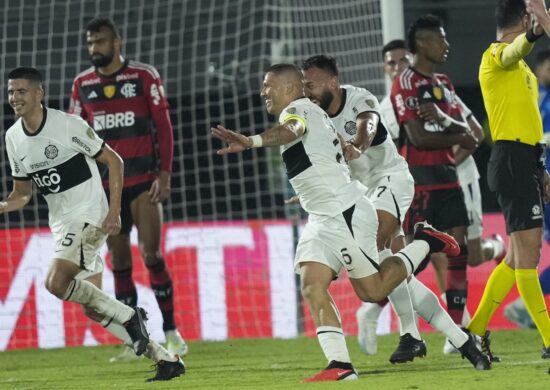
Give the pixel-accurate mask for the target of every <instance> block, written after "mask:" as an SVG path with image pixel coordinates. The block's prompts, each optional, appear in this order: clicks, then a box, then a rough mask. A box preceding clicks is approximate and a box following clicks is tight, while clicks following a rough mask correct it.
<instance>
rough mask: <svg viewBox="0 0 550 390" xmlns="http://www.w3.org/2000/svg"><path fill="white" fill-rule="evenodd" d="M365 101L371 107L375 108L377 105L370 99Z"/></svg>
mask: <svg viewBox="0 0 550 390" xmlns="http://www.w3.org/2000/svg"><path fill="white" fill-rule="evenodd" d="M365 103H367V106H369V107H370V108H374V106H375V104H374V102H373V101H372V100H370V99H365Z"/></svg>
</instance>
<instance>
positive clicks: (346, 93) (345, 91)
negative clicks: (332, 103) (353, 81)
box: [329, 88, 348, 118]
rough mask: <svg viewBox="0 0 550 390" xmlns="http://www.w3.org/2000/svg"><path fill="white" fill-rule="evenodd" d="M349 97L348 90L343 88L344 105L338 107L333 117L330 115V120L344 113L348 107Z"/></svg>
mask: <svg viewBox="0 0 550 390" xmlns="http://www.w3.org/2000/svg"><path fill="white" fill-rule="evenodd" d="M347 95H348V90H347V89H345V88H342V104H340V107H338V110H337V111H336V112H335V113H334V114H333V115H330V114H329V117H330V118H336V117H337V116H338V115H340V113H341V112H342V110H343V109H344V107H345V106H346V98H347Z"/></svg>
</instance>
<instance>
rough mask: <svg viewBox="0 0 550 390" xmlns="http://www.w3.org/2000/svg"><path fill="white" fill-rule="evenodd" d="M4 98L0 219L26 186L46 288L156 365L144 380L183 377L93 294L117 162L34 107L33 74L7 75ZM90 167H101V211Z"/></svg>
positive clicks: (136, 313)
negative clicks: (41, 241)
mask: <svg viewBox="0 0 550 390" xmlns="http://www.w3.org/2000/svg"><path fill="white" fill-rule="evenodd" d="M8 97H9V103H10V105H11V106H12V108H13V110H14V112H15V114H16V115H17V116H18V117H19V119H18V120H17V121H16V122H15V123H14V124H13V126H11V127H10V128H9V129H8V131H7V132H6V149H7V152H8V158H9V161H10V166H11V170H12V176H13V179H14V180H13V190H12V192H11V193H10V194H9V196H8V197H7V199H6V200H4V201H2V202H0V213H6V212H10V211H14V210H19V209H21V208H23V207H24V206H25V205H26V204H27V203H28V202H29V201H30V199H31V197H32V184H31V183H32V182H31V180H32V181H34V183H35V184H36V186H37V187H38V189H39V191H40V193H41V194H42V195H43V196H44V198H45V199H46V203H47V204H48V213H49V225H50V229H51V231H52V234H53V237H54V239H55V253H54V259H53V261H52V263H51V265H50V268H49V270H48V275H47V276H46V289H47V290H48V291H49V292H50V293H52V294H53V295H55V296H56V297H58V298H59V299H63V300H65V301H70V302H76V303H79V304H81V305H82V307H83V309H84V313H85V314H86V315H87V316H88V317H89V318H90V319H92V320H94V321H96V322H98V323H100V324H101V325H102V326H103V327H104V328H105V329H106V330H107V331H108V332H110V333H111V334H112V335H114V336H115V337H117V338H118V339H119V340H121V341H123V342H124V343H126V344H127V345H128V346H131V347H132V350H133V351H134V352H135V354H136V355H141V354H144V355H145V356H147V357H149V358H150V359H152V360H154V361H155V362H156V367H157V373H156V375H155V376H154V377H153V378H151V379H150V380H168V379H171V378H173V377H176V376H179V375H180V374H182V373H183V372H184V371H185V368H184V366H183V363H182V362H181V361H180V360H179V359H178V358H177V357H174V356H173V355H171V354H169V353H168V352H167V351H166V350H165V349H164V348H162V347H161V346H160V345H158V344H157V343H156V342H155V341H153V340H149V334H148V332H147V329H146V327H145V320H146V319H147V318H146V313H145V311H144V310H143V309H142V308H140V307H136V306H133V307H130V306H128V305H126V304H124V303H122V302H119V301H117V300H116V299H114V298H112V297H110V296H109V295H107V294H105V293H104V292H103V291H101V282H102V272H103V259H102V258H101V256H100V249H101V247H102V246H103V244H104V243H105V240H106V238H107V234H117V233H118V231H119V230H120V226H121V222H120V199H121V192H122V180H123V173H122V171H123V163H122V160H121V158H120V156H119V155H118V154H116V153H115V152H114V151H113V150H112V149H111V148H110V147H109V146H108V145H106V144H105V142H104V141H103V140H102V139H101V138H99V137H98V136H97V135H96V133H95V132H94V131H93V130H92V129H91V128H90V126H88V125H87V124H86V122H84V121H83V120H82V119H81V118H79V117H76V116H74V115H69V114H65V113H64V112H61V111H58V110H53V109H50V108H46V107H44V106H43V105H42V99H43V97H44V88H43V86H42V76H41V74H40V72H38V70H36V69H34V68H17V69H14V70H13V71H11V72H10V73H9V75H8ZM96 161H99V162H100V163H102V164H105V165H106V166H107V168H108V180H109V185H110V188H111V193H110V202H109V204H107V198H106V196H105V191H104V190H103V187H102V185H101V178H100V174H99V170H98V168H97V164H96Z"/></svg>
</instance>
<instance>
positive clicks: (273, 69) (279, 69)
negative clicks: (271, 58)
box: [265, 63, 302, 78]
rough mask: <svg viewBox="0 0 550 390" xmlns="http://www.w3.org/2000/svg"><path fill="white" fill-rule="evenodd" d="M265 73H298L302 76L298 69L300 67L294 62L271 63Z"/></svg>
mask: <svg viewBox="0 0 550 390" xmlns="http://www.w3.org/2000/svg"><path fill="white" fill-rule="evenodd" d="M265 73H275V74H282V73H296V74H297V75H299V77H300V78H301V77H302V72H301V71H300V68H299V67H298V66H296V65H294V64H285V63H280V64H273V65H271V66H270V67H269V68H267V70H266V71H265Z"/></svg>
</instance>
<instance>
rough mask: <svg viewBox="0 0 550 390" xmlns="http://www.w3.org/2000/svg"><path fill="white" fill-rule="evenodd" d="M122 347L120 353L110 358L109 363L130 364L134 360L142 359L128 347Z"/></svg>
mask: <svg viewBox="0 0 550 390" xmlns="http://www.w3.org/2000/svg"><path fill="white" fill-rule="evenodd" d="M122 347H123V349H122V352H121V353H120V354H118V355H116V356H113V357H112V358H110V359H109V363H123V362H124V363H125V362H132V361H134V360H139V359H141V358H142V357H143V355H142V356H138V355H136V353H135V352H134V350H133V349H132V347H130V346H128V345H123V346H122Z"/></svg>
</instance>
